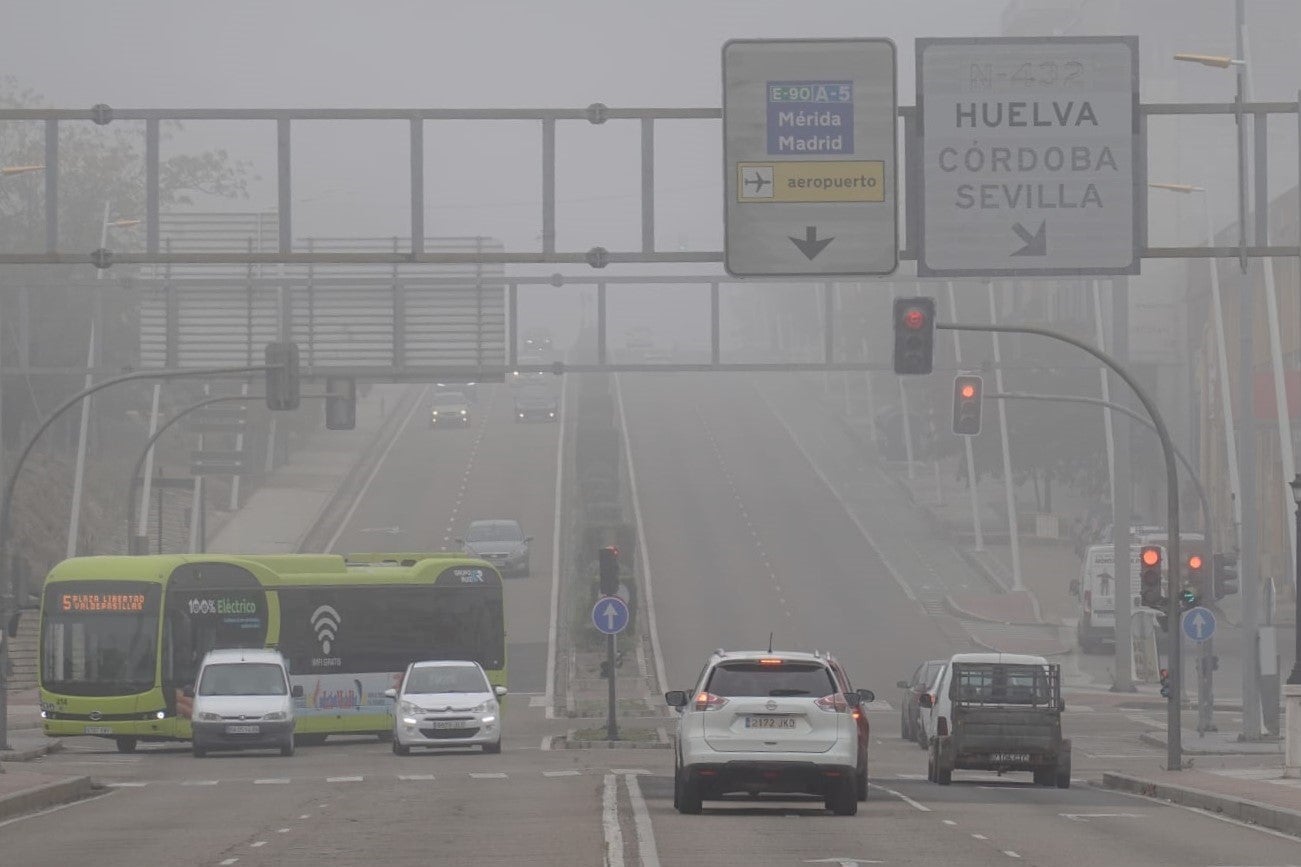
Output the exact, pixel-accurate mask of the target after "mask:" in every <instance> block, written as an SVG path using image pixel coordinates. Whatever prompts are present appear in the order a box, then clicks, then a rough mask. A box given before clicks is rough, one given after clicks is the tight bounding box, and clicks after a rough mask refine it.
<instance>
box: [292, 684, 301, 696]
mask: <svg viewBox="0 0 1301 867" xmlns="http://www.w3.org/2000/svg"><path fill="white" fill-rule="evenodd" d="M289 694H290V695H291V696H293V697H294V698H302V697H303V686H302V684H298V683H296V684H294V686H293V688H292V689H290V690H289Z"/></svg>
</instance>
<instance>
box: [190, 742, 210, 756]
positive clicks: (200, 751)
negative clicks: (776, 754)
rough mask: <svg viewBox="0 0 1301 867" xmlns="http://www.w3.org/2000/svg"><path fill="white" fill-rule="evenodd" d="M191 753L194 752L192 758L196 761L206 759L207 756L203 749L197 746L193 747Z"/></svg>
mask: <svg viewBox="0 0 1301 867" xmlns="http://www.w3.org/2000/svg"><path fill="white" fill-rule="evenodd" d="M193 752H194V757H195V758H196V759H202V758H205V757H207V755H208V751H207V750H205V749H204V748H203V747H201V746H199V745H198V744H195V745H194V747H193Z"/></svg>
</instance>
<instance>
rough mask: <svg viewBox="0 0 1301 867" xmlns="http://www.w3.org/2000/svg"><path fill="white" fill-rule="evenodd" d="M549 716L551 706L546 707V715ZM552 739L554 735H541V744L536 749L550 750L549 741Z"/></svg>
mask: <svg viewBox="0 0 1301 867" xmlns="http://www.w3.org/2000/svg"><path fill="white" fill-rule="evenodd" d="M550 714H551V705H547V715H548V716H550ZM553 738H555V735H543V736H542V744H541V745H540V746H539V747H538V749H540V750H549V749H551V741H552V739H553Z"/></svg>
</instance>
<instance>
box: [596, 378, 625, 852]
mask: <svg viewBox="0 0 1301 867" xmlns="http://www.w3.org/2000/svg"><path fill="white" fill-rule="evenodd" d="M616 381H618V377H617V375H616ZM618 780H619V778H618V777H616V776H615V775H614V774H606V775H605V785H604V787H603V788H602V790H601V826H602V828H603V829H604V831H605V865H606V867H623V831H622V830H620V829H619V801H618V799H619V791H618V789H617V788H616V786H617V785H618Z"/></svg>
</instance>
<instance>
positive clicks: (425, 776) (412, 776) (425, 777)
mask: <svg viewBox="0 0 1301 867" xmlns="http://www.w3.org/2000/svg"><path fill="white" fill-rule="evenodd" d="M433 778H434V775H433V774H398V779H399V780H406V781H408V782H416V781H424V780H432V779H433Z"/></svg>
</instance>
